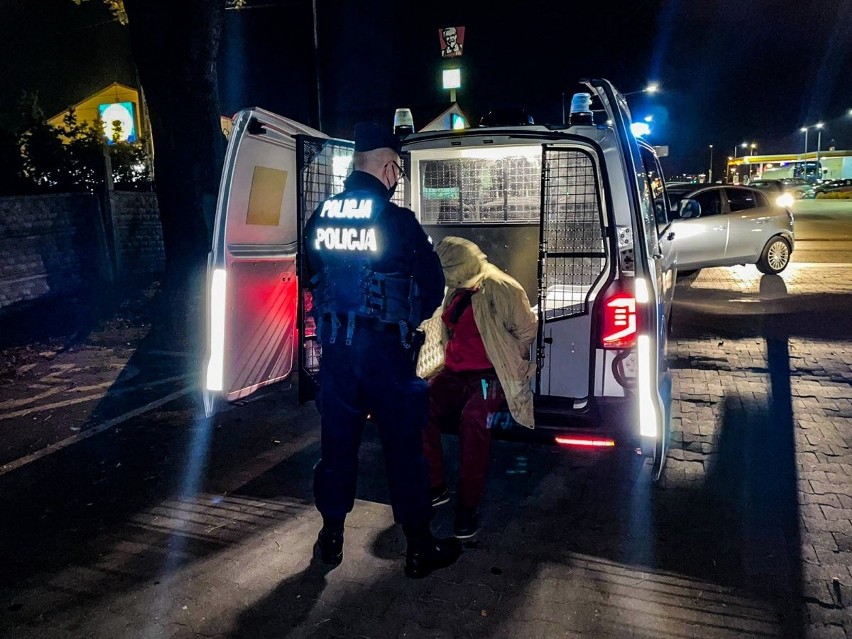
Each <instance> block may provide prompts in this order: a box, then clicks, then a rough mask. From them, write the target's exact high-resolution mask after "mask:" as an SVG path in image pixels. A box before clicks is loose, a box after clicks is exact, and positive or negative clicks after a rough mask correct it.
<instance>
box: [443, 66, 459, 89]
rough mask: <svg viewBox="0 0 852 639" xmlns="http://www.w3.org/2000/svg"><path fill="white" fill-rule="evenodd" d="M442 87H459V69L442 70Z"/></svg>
mask: <svg viewBox="0 0 852 639" xmlns="http://www.w3.org/2000/svg"><path fill="white" fill-rule="evenodd" d="M444 88H445V89H458V88H461V69H445V70H444Z"/></svg>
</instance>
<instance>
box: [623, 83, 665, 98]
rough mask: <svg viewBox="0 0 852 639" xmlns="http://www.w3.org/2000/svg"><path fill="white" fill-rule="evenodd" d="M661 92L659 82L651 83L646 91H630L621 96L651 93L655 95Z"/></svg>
mask: <svg viewBox="0 0 852 639" xmlns="http://www.w3.org/2000/svg"><path fill="white" fill-rule="evenodd" d="M659 90H660V83H659V82H649V83H648V86H646V87H645V88H644V89H639V90H638V91H628V92H627V93H622V94H621V95H623V96H628V95H635V94H637V93H651V94H653V93H656V92H657V91H659Z"/></svg>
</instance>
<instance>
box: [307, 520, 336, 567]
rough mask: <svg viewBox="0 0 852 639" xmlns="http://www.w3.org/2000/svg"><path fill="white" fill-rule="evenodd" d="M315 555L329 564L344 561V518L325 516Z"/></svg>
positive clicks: (315, 545) (333, 564) (315, 547)
mask: <svg viewBox="0 0 852 639" xmlns="http://www.w3.org/2000/svg"><path fill="white" fill-rule="evenodd" d="M314 556H316V557H317V558H318V559H319V560H320V561H322V563H324V564H327V565H329V566H339V565H340V562H341V561H343V520H339V519H326V518H323V523H322V530H320V531H319V535H318V536H317V543H315V544H314Z"/></svg>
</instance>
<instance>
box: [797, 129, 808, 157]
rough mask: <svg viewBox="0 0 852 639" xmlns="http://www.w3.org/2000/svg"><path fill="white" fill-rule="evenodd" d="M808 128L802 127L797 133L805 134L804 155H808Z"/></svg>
mask: <svg viewBox="0 0 852 639" xmlns="http://www.w3.org/2000/svg"><path fill="white" fill-rule="evenodd" d="M808 128H809V127H806V126H803V127H802V128H801V129H799V131H801V132H802V133H804V134H805V155H807V154H808Z"/></svg>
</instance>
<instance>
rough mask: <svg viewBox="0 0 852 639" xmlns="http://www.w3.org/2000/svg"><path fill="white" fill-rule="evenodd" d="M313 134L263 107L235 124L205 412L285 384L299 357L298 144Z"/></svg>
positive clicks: (215, 259)
mask: <svg viewBox="0 0 852 639" xmlns="http://www.w3.org/2000/svg"><path fill="white" fill-rule="evenodd" d="M299 135H309V136H312V137H313V138H315V139H321V138H322V137H323V134H322V133H320V132H319V131H316V130H314V129H311V128H310V127H307V126H304V125H301V124H298V123H296V122H293V121H291V120H288V119H286V118H282V117H280V116H277V115H275V114H273V113H269V112H267V111H263V110H262V109H256V108H255V109H246V110H244V111H241V112H239V113H238V114H237V115H236V116H235V118H234V127H233V130H232V132H231V136H230V140H229V143H228V150H227V153H226V157H225V166H224V171H223V174H222V182H221V185H220V188H219V197H218V202H217V205H216V221H215V227H214V232H213V246H212V249H211V252H210V255H209V259H208V269H207V360H206V371H205V373H206V375H205V380H204V404H205V410H206V412H207V414H208V415H210V414H212V412H213V411H214V402H215V400H216V399H217V398H221V399H224V400H226V401H234V400H237V399H239V398H241V397H245V396H246V395H249V394H251V393H253V392H254V391H256V390H257V389H259V388H261V387H263V386H266V385H268V384H272V383H274V382H277V381H280V380H283V379H285V378H286V377H287V376H288V375H290V373H291V372H292V370H293V368H294V365H295V358H296V352H297V339H298V336H297V319H298V290H299V286H298V282H297V278H296V260H297V247H298V236H299V216H298V215H297V201H298V196H297V192H298V181H299V179H298V176H297V172H298V171H297V166H298V163H297V158H296V149H297V139H296V136H299Z"/></svg>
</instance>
